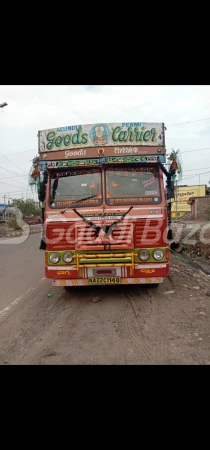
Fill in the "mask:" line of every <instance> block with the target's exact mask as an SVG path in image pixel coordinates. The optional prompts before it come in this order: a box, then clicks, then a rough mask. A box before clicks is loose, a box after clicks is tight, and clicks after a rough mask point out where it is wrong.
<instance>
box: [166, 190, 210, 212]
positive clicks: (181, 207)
mask: <svg viewBox="0 0 210 450" xmlns="http://www.w3.org/2000/svg"><path fill="white" fill-rule="evenodd" d="M205 195H206V185H205V184H203V185H200V186H199V185H197V186H196V185H194V186H183V187H178V194H177V212H178V214H177V216H178V218H179V217H182V216H184V215H185V213H187V212H188V213H189V212H190V211H191V205H188V203H187V202H188V200H189V198H190V197H203V196H205ZM175 199H176V192H175ZM175 199H174V201H173V203H172V205H171V212H172V218H175V217H176V201H175Z"/></svg>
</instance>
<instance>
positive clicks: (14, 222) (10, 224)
mask: <svg viewBox="0 0 210 450" xmlns="http://www.w3.org/2000/svg"><path fill="white" fill-rule="evenodd" d="M9 226H10V227H11V228H14V229H15V230H21V227H19V225H18V224H17V220H16V217H14V219H13V220H11V222H9Z"/></svg>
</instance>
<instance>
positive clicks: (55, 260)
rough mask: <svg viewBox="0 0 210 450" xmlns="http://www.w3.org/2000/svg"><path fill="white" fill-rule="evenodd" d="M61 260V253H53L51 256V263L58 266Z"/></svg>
mask: <svg viewBox="0 0 210 450" xmlns="http://www.w3.org/2000/svg"><path fill="white" fill-rule="evenodd" d="M59 260H60V255H59V253H51V254H50V262H51V263H53V264H57V263H58V261H59Z"/></svg>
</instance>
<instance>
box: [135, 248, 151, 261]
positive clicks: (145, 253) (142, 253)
mask: <svg viewBox="0 0 210 450" xmlns="http://www.w3.org/2000/svg"><path fill="white" fill-rule="evenodd" d="M138 255H139V259H141V260H142V261H147V260H148V259H149V257H150V254H149V252H148V250H140V251H139V253H138Z"/></svg>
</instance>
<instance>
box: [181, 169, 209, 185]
mask: <svg viewBox="0 0 210 450" xmlns="http://www.w3.org/2000/svg"><path fill="white" fill-rule="evenodd" d="M207 173H210V171H208V172H202V173H192V175H190V176H189V177H186V178H181V180H180V182H181V181H183V180H189V178H194V177H198V176H200V175H206V174H207Z"/></svg>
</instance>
